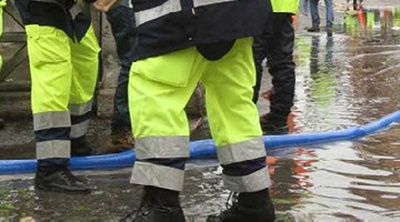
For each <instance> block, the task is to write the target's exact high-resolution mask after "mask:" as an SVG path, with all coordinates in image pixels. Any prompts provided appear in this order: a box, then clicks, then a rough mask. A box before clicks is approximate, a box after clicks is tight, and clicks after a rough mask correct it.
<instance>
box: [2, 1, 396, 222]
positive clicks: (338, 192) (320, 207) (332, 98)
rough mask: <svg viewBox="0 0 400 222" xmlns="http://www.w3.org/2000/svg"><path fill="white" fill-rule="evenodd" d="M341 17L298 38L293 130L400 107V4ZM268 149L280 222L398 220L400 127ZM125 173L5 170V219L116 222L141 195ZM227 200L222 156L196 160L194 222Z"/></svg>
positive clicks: (362, 119) (363, 118) (190, 202)
mask: <svg viewBox="0 0 400 222" xmlns="http://www.w3.org/2000/svg"><path fill="white" fill-rule="evenodd" d="M345 16H346V18H345V19H344V21H345V24H343V26H344V27H345V32H344V33H338V34H335V35H334V36H333V37H332V38H327V37H326V35H325V34H323V33H319V34H318V33H317V34H312V35H311V34H304V35H299V36H298V37H297V40H296V53H295V54H296V55H295V59H296V64H297V80H296V81H297V82H296V99H295V107H294V108H293V112H292V116H291V118H290V123H289V126H290V128H291V132H296V133H299V132H315V131H327V130H337V129H343V128H348V127H351V126H358V125H363V124H366V123H368V122H370V121H373V120H376V119H378V118H380V117H382V116H383V115H386V114H389V113H391V112H393V111H396V110H399V108H400V93H399V89H400V75H399V73H400V9H394V8H385V9H380V8H364V9H362V10H359V11H354V12H349V13H346V14H345ZM268 154H269V158H268V159H267V162H268V163H269V172H270V173H271V176H272V179H273V186H272V187H271V193H272V196H273V200H274V203H275V206H276V209H277V211H278V221H344V220H346V221H360V220H362V221H400V125H398V124H394V125H393V126H392V127H391V128H390V129H388V130H386V131H383V132H381V133H379V134H376V135H372V136H368V137H366V138H362V139H360V140H357V141H342V142H335V143H328V144H319V145H314V146H310V147H295V148H285V149H276V150H272V151H270V152H269V153H268ZM129 171H130V169H125V170H118V171H99V172H84V173H82V174H89V175H90V176H89V178H90V179H91V181H92V183H94V184H96V185H97V186H98V191H96V192H95V193H94V194H92V195H89V196H81V195H76V196H70V195H62V194H54V193H44V194H43V193H37V192H35V191H34V190H33V188H32V180H31V179H32V175H26V176H24V177H21V176H7V177H5V176H2V177H0V221H4V220H5V221H7V220H9V221H18V220H19V219H20V218H24V217H34V218H35V219H37V220H38V221H46V220H50V221H51V220H53V221H54V220H56V221H59V220H65V221H67V220H68V221H71V220H72V221H91V220H94V221H117V220H118V218H119V217H121V216H123V215H124V214H126V213H128V212H130V210H131V209H132V208H135V207H137V205H138V202H139V199H140V192H141V191H140V189H137V187H135V186H132V185H129V184H128V178H129ZM16 178H17V179H16ZM227 198H228V192H227V191H226V190H224V187H223V185H222V182H221V169H220V168H219V167H218V166H217V163H216V161H215V160H199V161H193V162H192V163H191V165H190V170H189V171H188V174H187V177H186V186H185V190H184V192H183V194H182V204H183V207H184V211H185V214H186V215H187V218H188V221H204V219H205V217H206V216H207V215H209V214H212V213H216V212H218V211H219V210H220V209H223V208H224V207H225V201H226V199H227Z"/></svg>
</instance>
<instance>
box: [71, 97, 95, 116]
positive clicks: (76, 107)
mask: <svg viewBox="0 0 400 222" xmlns="http://www.w3.org/2000/svg"><path fill="white" fill-rule="evenodd" d="M68 109H69V112H70V113H71V115H74V116H82V115H84V114H86V113H88V112H89V111H90V110H92V100H90V101H89V102H87V103H84V104H69V105H68Z"/></svg>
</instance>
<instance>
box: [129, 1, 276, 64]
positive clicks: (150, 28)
mask: <svg viewBox="0 0 400 222" xmlns="http://www.w3.org/2000/svg"><path fill="white" fill-rule="evenodd" d="M170 2H174V4H175V5H174V7H169V6H167V7H164V8H163V7H162V6H163V5H164V6H165V5H166V4H169V3H170ZM177 2H178V3H179V0H132V4H133V8H134V11H135V17H136V22H137V41H136V44H135V48H134V50H133V57H134V58H133V59H134V61H137V60H141V59H145V58H148V57H153V56H158V55H162V54H166V53H169V52H173V51H177V50H181V49H184V48H188V47H191V46H198V45H204V44H215V43H217V44H216V45H218V43H219V42H221V43H224V42H225V43H226V42H227V41H232V42H233V40H235V39H239V38H244V37H250V36H258V35H260V34H261V32H262V30H263V27H265V23H266V22H268V21H269V16H270V15H271V13H272V8H271V3H270V1H269V0H220V1H219V2H218V0H180V5H179V4H178V6H177ZM194 2H197V4H198V3H199V2H204V4H203V5H201V6H197V7H195V6H194V4H195V3H194ZM157 7H158V9H157ZM169 8H173V10H170V11H172V12H169V11H168V10H169ZM156 9H157V10H156ZM152 10H154V11H153V12H155V13H151V12H152ZM163 10H164V11H163ZM165 10H166V11H165ZM160 11H163V12H164V14H162V16H160V17H158V18H157V15H155V14H156V13H157V12H160ZM143 15H145V16H143ZM149 15H150V16H153V18H151V19H149V18H148V17H149ZM146 16H147V17H146ZM141 18H144V19H141ZM143 21H144V22H143Z"/></svg>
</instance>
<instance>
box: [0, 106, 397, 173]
mask: <svg viewBox="0 0 400 222" xmlns="http://www.w3.org/2000/svg"><path fill="white" fill-rule="evenodd" d="M393 122H400V111H396V112H394V113H392V114H389V115H387V116H384V117H383V118H381V119H379V120H377V121H375V122H372V123H369V124H367V125H364V126H361V127H352V128H349V129H344V130H337V131H328V132H321V133H301V134H289V135H280V136H264V142H265V145H266V148H267V150H272V149H276V148H280V147H296V146H303V145H310V144H316V143H324V142H332V141H340V140H352V139H356V138H360V137H363V136H366V135H368V134H372V133H376V132H378V131H381V130H383V129H385V128H386V127H388V126H389V125H390V124H391V123H393ZM215 155H216V149H215V145H214V142H213V141H212V140H211V139H206V140H199V141H193V142H191V143H190V158H199V157H206V156H215ZM135 158H136V153H135V151H134V150H131V151H125V152H121V153H115V154H105V155H97V156H88V157H73V158H71V168H72V169H74V170H82V169H102V168H119V167H128V166H132V165H133V163H134V161H135ZM35 169H36V160H0V174H14V173H27V172H34V171H35Z"/></svg>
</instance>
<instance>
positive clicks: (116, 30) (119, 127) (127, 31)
mask: <svg viewBox="0 0 400 222" xmlns="http://www.w3.org/2000/svg"><path fill="white" fill-rule="evenodd" d="M127 4H128V2H127V1H122V2H121V3H119V4H118V5H117V6H115V7H113V8H111V9H110V10H109V11H107V12H106V15H107V19H108V21H109V23H110V25H111V30H112V34H113V36H114V39H115V43H116V46H117V54H118V58H119V61H120V64H121V69H120V73H119V75H118V83H117V89H116V91H115V96H114V110H113V117H112V122H111V135H112V142H113V144H115V145H121V146H123V147H121V148H123V149H125V148H132V147H133V145H134V144H133V137H132V136H131V121H130V117H129V107H128V80H129V70H130V67H131V64H132V59H131V57H132V56H131V51H132V49H133V44H134V41H135V16H134V12H133V9H132V8H129V7H128V5H127Z"/></svg>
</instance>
